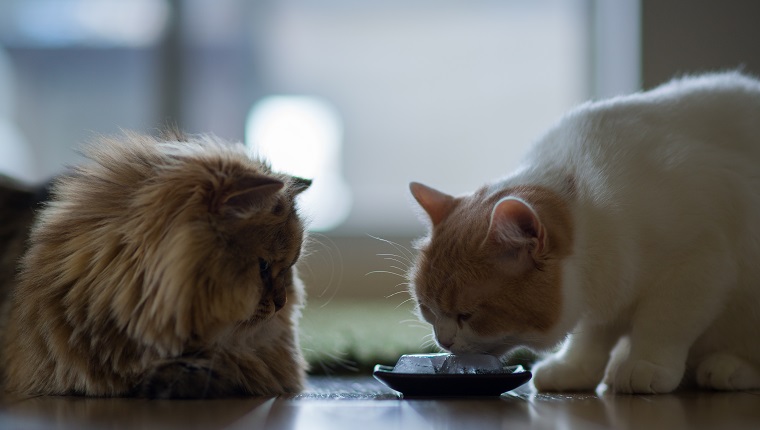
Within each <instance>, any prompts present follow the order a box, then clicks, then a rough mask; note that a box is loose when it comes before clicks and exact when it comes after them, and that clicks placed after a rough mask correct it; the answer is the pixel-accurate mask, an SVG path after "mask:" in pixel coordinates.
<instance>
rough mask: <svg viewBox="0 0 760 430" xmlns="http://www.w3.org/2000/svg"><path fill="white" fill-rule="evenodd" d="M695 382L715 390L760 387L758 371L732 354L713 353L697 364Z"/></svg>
mask: <svg viewBox="0 0 760 430" xmlns="http://www.w3.org/2000/svg"><path fill="white" fill-rule="evenodd" d="M697 384H699V386H700V387H703V388H712V389H715V390H725V391H733V390H749V389H753V388H760V373H758V371H757V370H756V369H755V368H753V367H752V366H751V365H750V364H749V363H746V362H745V361H743V360H741V359H739V358H737V357H734V356H733V355H730V354H714V355H711V356H709V357H708V358H707V359H705V360H704V361H702V362H701V363H700V364H699V367H698V368H697Z"/></svg>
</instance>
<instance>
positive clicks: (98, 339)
mask: <svg viewBox="0 0 760 430" xmlns="http://www.w3.org/2000/svg"><path fill="white" fill-rule="evenodd" d="M84 152H85V155H86V156H87V157H88V159H89V160H87V161H86V162H84V163H82V165H80V166H77V167H75V168H74V169H73V170H72V171H71V172H70V173H68V174H65V175H63V176H61V177H60V178H58V179H56V180H55V182H54V183H53V186H52V190H51V198H50V200H49V201H48V202H47V203H46V204H45V206H44V207H43V208H42V209H41V210H39V212H38V214H37V216H36V221H35V223H34V226H33V227H32V230H31V234H30V241H29V246H28V251H27V252H26V254H25V255H24V257H23V260H22V264H21V272H20V274H19V276H18V283H17V285H16V286H15V291H14V294H13V296H12V299H11V302H10V306H9V308H10V310H9V312H8V313H7V314H4V315H3V316H2V317H3V318H4V319H6V320H7V321H6V322H5V325H6V328H5V330H4V332H3V333H2V337H3V339H2V361H0V363H2V366H3V369H2V370H3V383H4V388H5V390H6V391H7V392H10V393H17V394H20V395H86V396H137V397H150V398H213V397H227V396H242V395H281V394H287V393H296V392H298V391H300V390H301V389H302V387H303V384H304V378H305V371H306V363H305V361H304V359H303V356H302V354H301V351H300V347H299V344H298V336H297V324H298V320H299V317H300V313H301V308H302V306H303V304H304V300H305V298H304V287H303V285H302V283H301V281H300V279H299V278H298V275H297V273H296V269H295V267H294V264H295V263H296V261H297V260H298V258H299V256H300V253H301V248H302V244H303V242H304V240H305V232H304V225H303V222H302V221H301V219H300V217H299V215H298V212H297V206H296V202H295V199H296V196H297V195H299V194H300V193H301V192H303V191H304V190H306V189H307V188H308V187H309V186H310V184H311V181H310V180H307V179H302V178H298V177H293V176H289V175H286V174H282V173H277V172H274V171H272V170H271V168H270V167H269V165H268V164H266V163H265V162H263V161H260V160H257V159H255V158H252V157H250V156H249V155H247V152H246V150H245V148H244V147H243V145H242V144H233V143H228V142H225V141H223V140H221V139H219V138H216V137H212V136H206V135H192V136H184V135H181V134H180V133H178V132H173V131H170V132H167V133H165V134H164V135H163V136H162V137H158V138H157V137H152V136H145V135H140V134H137V133H133V132H125V133H124V134H123V135H122V136H117V137H101V138H98V139H96V141H95V142H94V143H93V144H91V145H89V146H88V147H87V148H86V149H85V151H84Z"/></svg>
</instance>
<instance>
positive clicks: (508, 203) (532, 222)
mask: <svg viewBox="0 0 760 430" xmlns="http://www.w3.org/2000/svg"><path fill="white" fill-rule="evenodd" d="M487 240H488V241H490V242H492V243H496V244H498V245H501V246H502V247H504V249H507V250H508V252H512V253H514V252H515V251H519V252H520V253H524V251H527V253H528V254H529V255H530V256H531V257H533V258H534V259H535V258H536V257H538V256H539V255H541V253H542V252H543V251H544V249H545V247H546V230H545V228H544V225H543V224H542V223H541V220H540V219H539V217H538V214H537V213H536V211H535V210H533V208H532V207H531V206H530V205H529V204H528V203H526V202H525V201H523V200H521V199H519V198H516V197H505V198H503V199H501V200H499V201H498V202H496V204H495V205H494V207H493V210H492V211H491V221H490V224H489V226H488V237H487Z"/></svg>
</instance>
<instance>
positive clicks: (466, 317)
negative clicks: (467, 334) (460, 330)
mask: <svg viewBox="0 0 760 430" xmlns="http://www.w3.org/2000/svg"><path fill="white" fill-rule="evenodd" d="M471 318H472V314H459V315H457V321H458V322H459V323H460V324H461V323H465V322H467V321H469V320H470V319H471Z"/></svg>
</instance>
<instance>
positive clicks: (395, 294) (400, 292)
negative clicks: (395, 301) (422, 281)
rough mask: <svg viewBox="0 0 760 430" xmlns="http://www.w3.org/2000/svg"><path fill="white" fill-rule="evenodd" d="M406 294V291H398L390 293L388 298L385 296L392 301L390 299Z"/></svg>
mask: <svg viewBox="0 0 760 430" xmlns="http://www.w3.org/2000/svg"><path fill="white" fill-rule="evenodd" d="M396 286H398V285H396ZM404 293H406V291H405V290H401V291H396V292H395V293H390V294H388V295H387V296H385V298H386V299H390V298H391V297H393V296H397V295H399V294H404Z"/></svg>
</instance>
